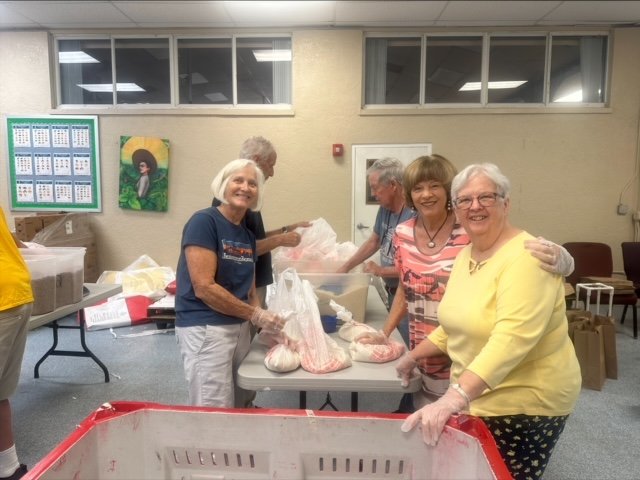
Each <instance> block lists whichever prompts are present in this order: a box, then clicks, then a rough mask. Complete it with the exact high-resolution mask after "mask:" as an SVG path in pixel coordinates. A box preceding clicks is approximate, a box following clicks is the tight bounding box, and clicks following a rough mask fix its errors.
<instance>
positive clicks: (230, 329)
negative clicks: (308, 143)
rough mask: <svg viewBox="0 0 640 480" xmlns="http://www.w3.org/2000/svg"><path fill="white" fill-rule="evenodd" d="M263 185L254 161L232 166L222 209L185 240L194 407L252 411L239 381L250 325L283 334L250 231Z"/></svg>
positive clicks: (187, 362) (181, 334)
mask: <svg viewBox="0 0 640 480" xmlns="http://www.w3.org/2000/svg"><path fill="white" fill-rule="evenodd" d="M263 184H264V175H263V173H262V171H261V170H260V168H258V166H257V165H256V163H255V162H254V161H253V160H245V159H238V160H233V161H231V162H229V163H228V164H227V165H225V166H224V167H223V168H222V169H221V170H220V172H219V173H218V174H217V175H216V177H215V178H214V179H213V182H212V184H211V189H212V191H213V194H214V195H215V197H216V198H218V199H220V201H221V204H220V205H219V206H217V207H209V208H205V209H204V210H200V211H198V212H196V213H194V214H193V216H192V217H191V218H190V219H189V221H188V222H187V224H186V225H185V227H184V230H183V232H182V242H181V250H180V258H179V260H178V268H177V272H176V283H177V292H176V322H175V323H176V339H177V342H178V345H179V347H180V352H181V354H182V360H183V364H184V371H185V376H186V379H187V382H188V384H189V402H190V404H191V405H204V406H213V407H234V406H235V407H243V406H245V402H246V399H245V398H244V397H245V395H246V393H245V391H244V390H242V389H240V388H239V387H237V385H236V381H235V380H236V374H237V369H238V367H239V365H240V362H241V361H242V360H243V359H244V357H245V356H246V354H247V352H248V351H249V346H250V334H249V324H250V323H253V324H254V325H256V327H259V328H263V329H265V330H269V331H273V332H279V331H280V330H281V329H282V327H283V326H284V321H283V320H282V319H281V318H280V317H278V316H277V315H275V314H273V313H271V312H269V311H266V310H263V309H262V308H260V306H259V305H260V303H259V300H258V297H257V295H256V290H255V261H256V258H257V253H256V238H255V236H254V235H253V233H252V232H251V231H249V230H248V229H247V228H246V227H245V225H244V223H243V219H244V217H245V214H246V213H247V211H249V210H259V209H260V206H261V204H262V195H261V190H262V186H263Z"/></svg>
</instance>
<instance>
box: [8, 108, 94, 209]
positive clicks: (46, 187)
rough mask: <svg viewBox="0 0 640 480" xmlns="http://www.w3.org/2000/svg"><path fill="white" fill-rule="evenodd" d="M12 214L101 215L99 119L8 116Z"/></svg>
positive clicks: (54, 116)
mask: <svg viewBox="0 0 640 480" xmlns="http://www.w3.org/2000/svg"><path fill="white" fill-rule="evenodd" d="M7 140H8V149H7V152H8V157H9V158H8V161H7V165H8V166H9V187H10V190H11V210H31V211H40V210H42V211H63V210H64V211H74V212H99V211H101V210H102V202H101V190H100V155H99V151H100V149H99V144H98V117H96V116H66V115H64V116H63V115H48V116H46V115H43V116H33V117H17V116H16V117H14V116H8V117H7Z"/></svg>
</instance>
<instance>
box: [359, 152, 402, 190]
mask: <svg viewBox="0 0 640 480" xmlns="http://www.w3.org/2000/svg"><path fill="white" fill-rule="evenodd" d="M403 171H404V165H403V164H402V162H401V161H400V160H398V159H397V158H393V157H385V158H379V159H378V160H376V161H375V162H373V165H371V166H370V167H369V168H367V177H368V176H369V175H371V174H372V173H376V172H377V173H379V174H380V176H379V177H378V181H379V182H380V183H383V184H385V185H388V184H389V183H391V182H392V181H395V182H397V183H398V185H402V174H403Z"/></svg>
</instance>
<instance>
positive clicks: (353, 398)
mask: <svg viewBox="0 0 640 480" xmlns="http://www.w3.org/2000/svg"><path fill="white" fill-rule="evenodd" d="M351 411H352V412H357V411H358V392H351Z"/></svg>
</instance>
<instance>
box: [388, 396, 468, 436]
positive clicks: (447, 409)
mask: <svg viewBox="0 0 640 480" xmlns="http://www.w3.org/2000/svg"><path fill="white" fill-rule="evenodd" d="M466 407H467V402H466V400H465V399H464V398H463V397H462V395H460V394H459V393H458V392H456V391H455V390H453V389H452V388H451V387H449V389H448V390H447V391H446V393H445V394H444V395H443V396H442V397H440V399H439V400H437V401H436V402H434V403H430V404H428V405H425V406H424V407H422V408H421V409H420V410H418V411H417V412H415V413H412V414H411V415H409V416H408V417H407V419H406V420H405V421H404V423H403V424H402V426H401V427H400V429H401V430H402V431H403V432H409V431H411V430H413V428H415V426H416V425H418V423H421V424H422V439H423V440H424V443H426V444H427V445H430V446H435V445H436V443H438V439H439V438H440V434H441V433H442V430H443V429H444V426H445V424H446V423H447V420H449V418H450V417H451V415H453V414H456V413H458V412H461V411H462V410H464V409H465V408H466Z"/></svg>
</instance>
